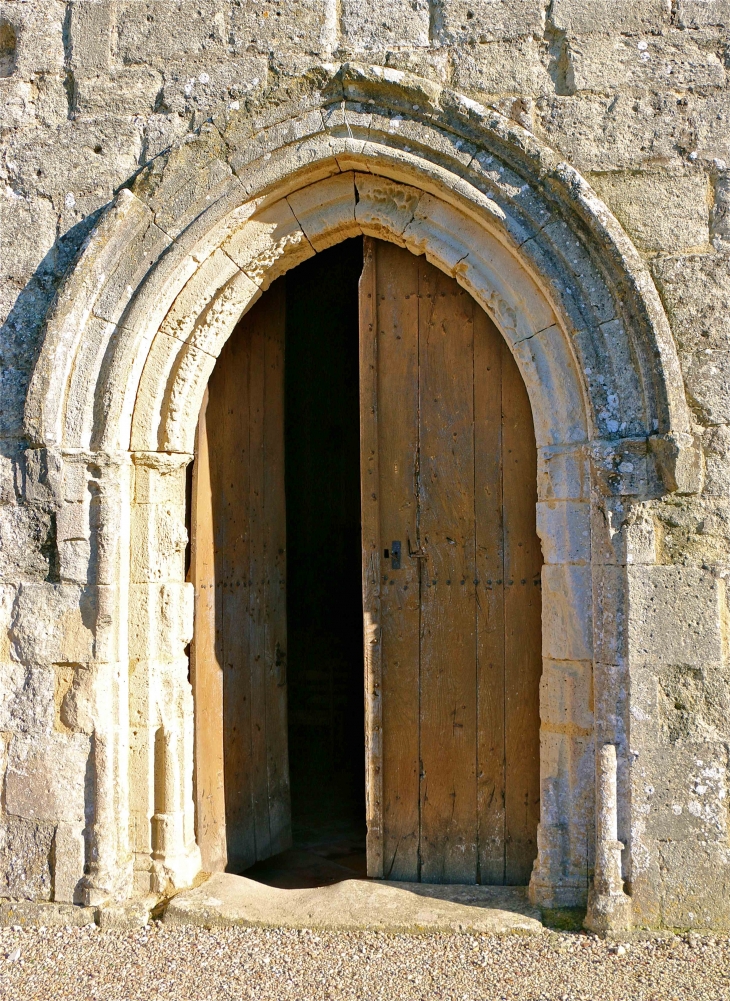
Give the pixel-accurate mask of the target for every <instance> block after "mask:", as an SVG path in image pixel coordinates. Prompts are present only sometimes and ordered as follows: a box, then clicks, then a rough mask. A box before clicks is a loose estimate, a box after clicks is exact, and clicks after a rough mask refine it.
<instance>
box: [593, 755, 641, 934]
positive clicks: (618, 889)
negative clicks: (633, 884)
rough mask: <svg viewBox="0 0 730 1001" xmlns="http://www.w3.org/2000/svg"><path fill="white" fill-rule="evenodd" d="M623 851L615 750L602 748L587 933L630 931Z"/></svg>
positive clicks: (599, 764)
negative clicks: (622, 863) (619, 823)
mask: <svg viewBox="0 0 730 1001" xmlns="http://www.w3.org/2000/svg"><path fill="white" fill-rule="evenodd" d="M623 848H624V846H623V844H622V843H621V842H620V841H619V840H618V796H617V791H616V747H615V745H613V744H604V745H603V747H602V748H601V749H600V751H599V752H598V754H597V755H596V868H595V875H594V878H593V886H592V887H591V889H590V891H589V893H588V912H587V914H586V919H585V927H586V928H588V929H589V930H590V931H596V932H609V931H628V930H629V929H630V928H631V897H629V896H627V894H626V893H624V883H623V878H622V875H621V852H622V851H623Z"/></svg>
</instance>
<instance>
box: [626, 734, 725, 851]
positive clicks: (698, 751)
mask: <svg viewBox="0 0 730 1001" xmlns="http://www.w3.org/2000/svg"><path fill="white" fill-rule="evenodd" d="M634 773H635V774H634V782H635V783H636V784H637V786H638V787H637V788H635V795H636V796H637V799H638V802H639V804H641V813H642V815H643V816H644V817H645V832H646V836H647V837H649V838H657V839H662V838H666V839H667V840H668V841H674V842H681V841H688V840H690V841H695V842H696V841H698V840H701V841H703V842H715V843H716V844H722V845H725V846H726V845H727V840H728V811H727V794H728V788H727V751H726V749H725V746H724V745H723V744H712V743H709V742H706V743H703V744H699V745H697V744H696V745H689V746H674V747H662V748H659V749H656V750H651V749H647V750H643V751H641V753H640V755H639V757H638V760H637V762H636V764H635V766H634ZM637 805H638V804H637Z"/></svg>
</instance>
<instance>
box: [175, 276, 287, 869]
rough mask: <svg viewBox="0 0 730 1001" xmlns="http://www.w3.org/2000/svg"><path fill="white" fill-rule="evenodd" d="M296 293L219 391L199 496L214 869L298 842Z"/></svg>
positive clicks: (198, 621) (204, 785)
mask: <svg viewBox="0 0 730 1001" xmlns="http://www.w3.org/2000/svg"><path fill="white" fill-rule="evenodd" d="M285 304H286V300H285V288H284V284H283V283H282V282H279V283H275V284H274V285H273V286H272V287H271V289H270V290H269V291H268V292H267V293H266V295H265V296H263V297H262V298H261V299H260V300H259V302H258V303H256V304H255V305H254V306H253V307H252V308H251V310H250V311H249V312H248V313H247V314H246V315H245V316H244V318H243V319H242V321H241V322H240V323H239V324H238V326H237V327H236V330H235V331H234V333H233V334H232V336H231V337H230V339H229V341H228V342H227V344H226V345H225V347H224V349H223V351H222V352H221V355H220V357H219V359H218V362H217V363H216V366H215V369H214V371H213V374H212V375H211V378H210V382H209V384H208V393H207V404H206V406H204V408H203V412H202V413H201V417H200V422H199V426H198V444H197V455H196V459H195V465H194V477H193V498H192V521H193V525H192V537H193V550H192V564H191V574H190V577H191V580H192V581H193V583H194V585H195V636H194V640H193V646H192V651H191V680H192V685H193V695H194V700H195V800H196V818H197V820H196V823H197V837H198V843H199V845H200V847H201V851H202V854H203V868H204V869H206V870H208V871H216V870H221V869H224V868H226V865H227V867H228V869H229V870H230V871H233V872H240V871H242V870H244V869H246V868H248V866H250V865H253V863H254V862H256V861H258V860H260V859H264V858H267V857H268V856H270V855H274V854H276V853H277V852H280V851H283V850H284V849H285V848H287V847H289V845H290V844H291V817H290V803H289V762H288V750H287V693H286V553H285V550H286V516H285V495H284V332H285V331H284V321H285Z"/></svg>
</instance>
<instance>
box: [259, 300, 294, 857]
mask: <svg viewBox="0 0 730 1001" xmlns="http://www.w3.org/2000/svg"><path fill="white" fill-rule="evenodd" d="M264 299H265V300H266V315H265V323H264V325H263V326H264V329H263V334H264V380H265V385H264V403H265V413H264V464H263V500H264V513H265V525H264V565H265V569H264V587H265V594H264V599H265V613H264V634H265V637H264V642H265V650H264V662H265V689H266V748H267V782H268V810H269V832H270V844H269V850H270V852H271V854H276V853H277V852H281V851H284V849H286V848H288V847H290V845H291V801H290V792H289V748H288V740H287V677H286V663H287V660H286V654H287V628H286V493H285V480H284V338H285V323H286V286H285V284H284V282H283V281H279V282H275V283H274V285H273V286H272V287H271V288H270V289H269V291H268V292H267V293H266V296H265V297H264Z"/></svg>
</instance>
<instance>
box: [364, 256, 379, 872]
mask: <svg viewBox="0 0 730 1001" xmlns="http://www.w3.org/2000/svg"><path fill="white" fill-rule="evenodd" d="M375 254H376V251H375V247H374V241H373V240H372V239H370V238H369V237H365V240H364V254H363V256H364V261H363V271H362V276H361V278H360V287H359V298H360V483H361V512H362V595H363V629H364V643H365V817H366V821H367V871H368V876H371V877H375V878H382V876H383V811H382V802H383V768H382V766H383V742H382V737H383V715H382V644H381V622H380V517H379V497H380V482H379V471H378V339H377V311H376V302H375V295H376V281H375Z"/></svg>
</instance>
